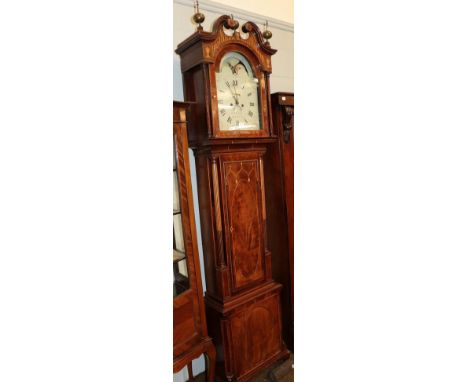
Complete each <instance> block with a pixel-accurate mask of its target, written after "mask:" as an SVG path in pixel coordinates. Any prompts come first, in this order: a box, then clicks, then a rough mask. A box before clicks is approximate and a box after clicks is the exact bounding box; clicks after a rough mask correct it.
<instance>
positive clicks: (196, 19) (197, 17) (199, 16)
mask: <svg viewBox="0 0 468 382" xmlns="http://www.w3.org/2000/svg"><path fill="white" fill-rule="evenodd" d="M193 10H194V11H195V14H194V15H193V17H192V20H193V21H194V22H195V23H196V24H198V28H199V29H200V28H201V29H203V27H202V26H201V23H202V22H203V21H205V15H204V14H203V13H201V12H200V8H199V5H198V0H195V1H194V4H193Z"/></svg>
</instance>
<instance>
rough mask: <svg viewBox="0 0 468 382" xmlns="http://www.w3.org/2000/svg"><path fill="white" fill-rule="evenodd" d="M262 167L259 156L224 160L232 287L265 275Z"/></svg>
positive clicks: (257, 279) (243, 284)
mask: <svg viewBox="0 0 468 382" xmlns="http://www.w3.org/2000/svg"><path fill="white" fill-rule="evenodd" d="M259 166H260V161H259V159H257V158H255V159H246V160H235V161H234V160H231V161H224V162H223V173H224V183H225V192H226V198H225V204H226V217H227V231H228V232H227V236H228V238H229V241H228V243H229V247H230V251H229V254H230V256H229V259H230V263H231V269H232V275H231V276H232V282H233V287H234V288H233V289H239V288H242V287H245V286H247V285H249V284H251V283H254V282H256V281H259V280H262V279H264V277H265V272H264V256H263V255H264V240H263V223H262V195H261V191H262V190H261V182H260V171H259Z"/></svg>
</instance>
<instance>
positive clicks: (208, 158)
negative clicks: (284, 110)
mask: <svg viewBox="0 0 468 382" xmlns="http://www.w3.org/2000/svg"><path fill="white" fill-rule="evenodd" d="M231 20H232V19H231V18H230V17H229V16H221V17H219V18H218V19H217V20H216V21H215V22H214V25H213V32H206V31H204V30H203V29H202V28H199V29H198V30H197V31H196V32H195V33H194V34H193V35H191V36H190V37H188V38H187V39H186V40H185V41H183V42H182V43H180V44H179V46H178V48H177V50H176V52H177V53H178V54H179V55H180V58H181V68H182V74H183V76H182V78H183V82H184V96H185V100H186V101H190V102H193V103H194V105H193V109H192V110H193V115H192V117H193V124H191V126H190V127H189V131H188V139H189V145H190V147H191V148H192V149H193V150H194V154H195V162H196V170H197V185H198V201H199V211H200V221H201V233H202V244H203V253H204V263H205V280H206V296H205V302H206V311H207V323H208V332H209V335H210V336H211V337H212V338H213V342H214V344H215V346H216V372H217V375H218V376H219V377H220V378H222V379H223V380H227V381H247V380H249V379H250V378H251V377H252V376H254V375H255V374H257V373H259V372H260V371H262V370H263V369H264V368H265V367H268V366H269V365H270V364H272V363H273V362H275V361H276V360H278V359H281V358H286V357H288V356H289V352H288V350H287V349H286V347H285V344H284V342H283V338H282V331H281V327H282V321H281V316H282V315H281V297H280V291H281V288H282V286H281V284H279V283H277V282H275V281H274V280H273V278H272V260H271V253H270V251H269V248H268V236H267V226H268V224H269V223H268V222H267V212H266V210H267V205H266V199H265V198H266V194H267V191H266V188H267V187H268V184H266V183H265V173H264V172H265V167H266V165H265V158H266V157H267V152H268V151H269V150H271V143H274V142H276V141H277V137H276V136H274V135H272V127H271V125H272V124H271V104H270V86H269V75H270V73H271V55H272V54H274V53H275V52H276V51H275V50H274V49H271V47H270V45H269V43H268V42H266V41H265V40H264V39H263V37H262V34H261V32H260V30H259V28H258V27H257V25H255V24H253V23H251V22H248V23H246V24H244V25H243V27H242V30H243V33H244V34H246V35H243V36H241V34H240V32H238V31H236V30H231V31H230V30H229V28H230V26H231V25H233V23H232V21H231ZM234 29H236V28H234ZM226 52H238V53H241V54H243V55H244V57H246V58H247V59H248V60H249V63H250V65H251V66H252V67H255V68H256V69H255V70H256V76H257V77H258V79H259V89H260V90H259V91H260V97H259V100H260V103H261V104H260V114H261V118H262V123H261V125H262V129H261V130H246V131H242V130H240V131H239V130H229V131H220V129H219V122H218V101H217V98H216V95H217V90H216V78H215V72H216V65H218V64H219V62H220V60H221V58H222V57H223V56H224V54H225V53H226Z"/></svg>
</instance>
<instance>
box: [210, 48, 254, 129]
mask: <svg viewBox="0 0 468 382" xmlns="http://www.w3.org/2000/svg"><path fill="white" fill-rule="evenodd" d="M216 89H217V97H218V115H219V129H220V130H224V131H226V130H228V131H229V130H260V129H261V128H262V127H261V123H260V109H259V94H258V79H257V78H255V76H254V72H253V70H252V67H251V65H250V64H249V62H248V61H247V59H246V58H245V57H244V56H243V55H241V54H239V53H236V52H230V53H227V54H226V55H225V56H224V57H223V58H222V60H221V63H220V65H219V72H217V73H216Z"/></svg>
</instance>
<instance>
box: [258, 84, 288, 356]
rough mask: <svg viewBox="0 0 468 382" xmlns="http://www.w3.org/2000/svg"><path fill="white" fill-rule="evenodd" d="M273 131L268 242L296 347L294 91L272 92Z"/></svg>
mask: <svg viewBox="0 0 468 382" xmlns="http://www.w3.org/2000/svg"><path fill="white" fill-rule="evenodd" d="M271 99H272V114H273V125H272V127H273V133H274V134H275V135H277V136H278V140H277V141H276V142H275V143H274V144H273V145H272V147H271V150H269V151H268V152H267V156H266V158H265V164H266V168H265V182H266V183H267V184H268V185H269V186H270V187H268V188H267V193H266V201H267V205H268V206H275V208H269V209H268V210H267V219H268V222H269V225H268V244H269V246H270V249H271V253H272V254H271V258H272V273H273V278H274V279H275V280H276V281H278V282H280V283H281V284H283V290H282V292H281V301H282V321H283V336H284V340H285V342H286V345H287V346H288V349H290V350H294V128H293V127H294V94H293V93H275V94H272V96H271Z"/></svg>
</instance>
